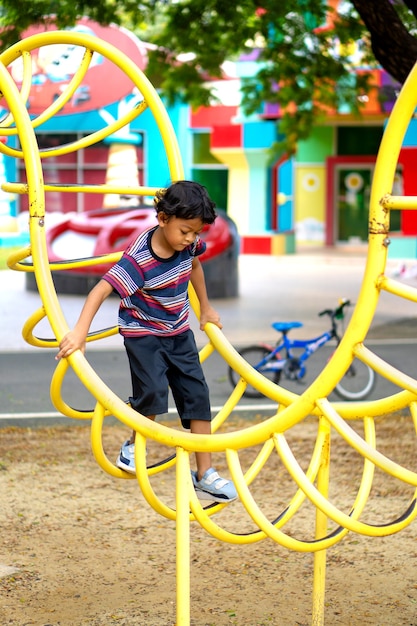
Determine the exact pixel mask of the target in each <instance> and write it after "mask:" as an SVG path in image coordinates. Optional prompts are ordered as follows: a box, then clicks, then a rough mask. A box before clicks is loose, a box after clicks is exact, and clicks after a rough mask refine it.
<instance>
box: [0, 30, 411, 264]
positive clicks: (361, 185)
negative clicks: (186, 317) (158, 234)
mask: <svg viewBox="0 0 417 626" xmlns="http://www.w3.org/2000/svg"><path fill="white" fill-rule="evenodd" d="M75 30H78V31H80V30H81V32H88V33H90V34H93V35H96V36H97V37H100V38H102V39H104V40H106V41H108V42H109V43H112V44H114V45H115V46H116V47H117V48H118V49H120V50H122V51H123V52H125V53H126V54H128V55H129V56H130V58H132V59H134V60H135V61H136V63H137V64H138V65H139V67H141V68H142V69H144V70H145V72H146V69H145V68H146V56H147V48H146V45H145V44H143V43H142V42H140V41H139V40H137V39H136V38H135V37H134V36H133V35H132V34H131V33H129V32H127V31H126V30H124V29H120V28H116V27H106V28H104V27H101V26H99V25H97V24H95V23H93V22H91V21H89V20H81V21H80V23H79V24H78V25H77V27H76V29H75ZM34 32H36V29H32V30H31V32H30V33H28V34H32V33H34ZM79 63H80V58H79V54H78V51H77V49H76V47H75V49H73V50H68V49H67V50H62V49H59V47H57V48H56V49H54V46H50V49H49V50H48V52H47V54H46V55H45V56H42V57H40V58H38V59H37V68H36V71H35V72H34V76H33V85H32V91H31V94H30V98H29V102H28V108H29V112H30V113H33V114H36V113H37V112H38V111H39V110H41V109H42V107H43V108H44V107H45V105H46V104H49V103H50V102H52V101H53V100H54V99H55V98H57V97H58V96H59V94H60V90H61V89H62V88H63V87H64V86H65V85H66V84H67V83H68V81H69V80H70V78H71V76H72V75H73V74H74V72H75V70H76V68H77V67H78V65H79ZM257 67H258V66H257V51H256V50H254V51H253V53H252V54H251V55H248V56H245V57H242V58H241V59H240V60H239V61H238V62H237V63H235V64H227V72H228V75H227V76H226V77H225V79H224V80H223V81H220V82H219V83H218V84H216V85H214V86H215V87H216V88H217V92H218V95H219V96H220V103H219V104H216V105H213V106H211V107H207V108H205V107H202V108H200V109H198V110H197V111H192V110H191V109H190V108H189V107H188V106H186V105H183V104H178V105H176V106H174V107H171V108H169V109H168V112H169V115H170V118H171V121H172V124H173V126H174V129H175V132H176V135H177V137H178V141H179V145H180V150H181V154H182V157H183V161H184V169H185V176H186V177H187V178H192V179H194V180H197V181H199V182H201V183H203V184H205V185H206V186H207V188H208V189H209V191H210V194H211V195H212V197H213V198H214V200H215V201H216V203H217V205H218V206H219V207H220V208H223V209H224V210H226V212H227V214H228V216H229V217H230V218H231V219H232V220H233V221H234V222H235V224H236V225H237V228H238V231H239V234H240V240H241V252H242V253H258V254H285V253H293V252H296V251H297V247H299V246H303V247H305V246H326V245H327V246H333V245H337V244H338V243H340V242H344V243H352V242H353V243H360V242H366V239H367V228H368V224H367V214H368V200H369V193H370V187H371V183H372V174H373V169H374V166H375V162H376V156H377V151H378V147H379V143H380V140H381V137H382V133H383V129H384V124H385V122H386V119H387V117H388V115H389V112H390V110H391V108H392V106H393V103H394V101H395V89H396V85H395V84H393V83H392V81H391V80H390V78H389V76H388V75H387V74H386V73H385V72H384V71H383V70H375V71H374V72H373V75H374V76H373V78H374V88H373V90H372V92H371V93H370V95H369V97H368V99H367V101H366V103H365V107H364V111H363V115H362V118H361V119H360V120H358V119H357V118H355V117H354V116H353V115H352V114H351V113H350V112H349V111H346V110H343V111H334V112H332V113H331V114H329V116H328V118H327V120H326V123H325V124H322V125H318V126H317V127H316V128H315V129H314V131H313V133H312V134H311V136H310V137H309V138H308V139H307V140H305V141H302V142H300V143H299V145H298V148H297V152H296V154H295V155H294V156H292V157H291V158H286V157H285V156H284V157H282V158H281V159H280V160H278V161H276V162H272V163H271V151H270V148H271V145H272V144H273V143H274V142H275V141H276V140H277V124H276V122H277V119H279V116H280V110H279V107H278V106H276V105H269V104H268V103H266V104H265V105H264V107H263V110H262V111H260V112H259V113H258V114H256V115H253V116H252V117H250V118H248V117H245V116H244V115H243V113H242V110H241V108H240V89H239V87H240V80H241V78H242V76H247V75H250V74H252V75H253V73H254V72H255V71H256V70H257ZM11 71H12V73H14V75H15V79H16V81H17V82H18V80H19V68H18V67H15V68H11ZM109 71H110V70H109V68H108V67H107V66H106V61H105V60H103V59H101V60H100V58H98V59H97V60H96V61H95V63H94V65H93V66H92V67H91V68H90V69H89V70H88V72H87V74H86V80H85V81H84V82H83V84H82V85H81V86H80V88H79V89H78V90H77V92H76V93H75V94H74V97H73V98H72V100H71V102H69V103H68V104H67V105H66V107H64V109H63V110H62V111H61V112H60V113H59V114H58V115H56V116H54V118H52V119H51V120H49V121H48V122H46V123H45V124H43V125H42V126H41V127H40V128H39V130H38V132H37V135H38V140H39V145H40V147H42V148H47V147H48V146H53V145H56V144H61V143H68V142H72V141H75V140H77V139H80V138H82V137H83V136H84V135H85V134H87V133H91V132H94V131H95V130H97V129H98V128H100V127H101V126H102V125H103V120H104V121H106V122H111V121H112V120H114V119H118V117H119V116H120V115H122V113H123V111H124V110H125V109H126V107H129V106H131V105H132V103H134V102H135V101H136V99H137V98H138V94H135V93H134V91H132V88H131V85H129V84H128V81H127V82H126V81H125V80H124V79H123V77H122V76H121V74H120V75H119V74H117V72H116V73H114V74H112V75H111V76H110V75H109V73H108V72H109ZM111 71H112V72H114V70H111ZM358 71H359V70H358ZM109 85H111V89H109ZM415 124H416V122H415V121H414V120H413V121H412V122H411V124H410V127H409V130H408V132H407V136H406V138H405V141H404V146H403V150H402V152H401V157H400V161H399V163H398V172H397V181H396V185H397V190H396V192H398V193H405V194H411V195H417V192H416V190H415V189H414V187H415V185H417V183H415V182H414V180H415V176H414V173H413V163H414V160H415V157H416V154H417V152H416V150H417V128H416V125H415ZM127 165H128V166H129V167H127ZM13 168H15V170H14V169H13ZM44 175H45V180H46V181H48V182H55V183H56V182H59V183H65V182H69V181H71V182H79V183H87V184H88V183H94V184H97V183H104V182H106V181H108V180H110V179H111V180H113V181H117V182H118V183H121V184H122V183H123V182H126V181H127V180H128V181H130V182H133V184H134V183H135V181H136V183H138V182H139V183H140V184H143V185H148V186H163V185H165V184H167V183H168V182H169V169H168V163H167V160H166V156H165V152H164V149H163V144H162V140H161V137H160V133H159V130H158V128H157V126H156V123H155V121H154V120H153V118H152V116H151V114H150V113H149V112H145V113H143V114H142V115H140V117H138V118H137V119H136V120H135V121H134V122H132V123H131V125H130V128H129V129H127V131H126V132H125V133H124V134H123V136H122V135H120V134H115V135H114V136H113V137H112V140H111V142H101V143H98V144H96V145H95V146H94V147H89V148H84V149H81V150H79V151H77V152H76V153H72V154H71V155H65V156H62V157H56V158H54V159H45V160H44ZM24 176H25V173H24V169H23V166H22V164H19V163H17V164H16V163H15V162H14V161H13V162H12V161H9V159H8V158H7V157H4V158H3V162H1V163H0V177H4V178H8V179H9V180H19V179H20V180H24ZM25 201H26V200H25V197H20V198H14V197H13V198H7V197H3V196H2V197H0V202H1V207H0V208H1V212H2V215H0V218H2V216H3V224H6V223H7V224H8V226H7V228H6V227H5V228H4V229H3V231H4V232H3V233H2V232H1V231H2V226H1V224H2V221H1V219H0V243H2V244H3V245H4V242H5V240H6V241H7V242H10V241H11V239H10V232H8V233H7V237H6V238H4V237H2V235H3V234H5V231H10V230H13V228H12V229H10V225H9V222H10V218H12V221H13V218H16V219H17V218H18V215H19V213H22V212H24V211H25V209H26V206H25ZM135 202H136V201H135V199H132V198H126V197H122V198H121V197H120V196H117V197H116V196H113V195H112V196H104V195H100V194H91V195H85V196H84V195H83V194H73V195H72V194H64V193H60V192H48V194H47V210H48V211H49V212H57V213H60V212H64V213H66V212H70V211H71V212H83V211H86V210H96V209H100V208H103V207H104V208H106V207H107V208H109V207H112V206H113V207H114V206H129V205H130V204H131V205H134V204H135ZM6 205H7V206H8V207H9V215H7V208H6ZM4 214H6V215H4ZM391 227H392V232H393V237H392V241H393V244H392V246H391V249H390V254H392V255H393V256H407V257H417V216H416V215H415V212H413V211H402V212H401V213H399V212H394V214H393V215H392V224H391Z"/></svg>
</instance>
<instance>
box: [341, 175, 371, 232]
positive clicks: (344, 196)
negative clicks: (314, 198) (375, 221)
mask: <svg viewBox="0 0 417 626" xmlns="http://www.w3.org/2000/svg"><path fill="white" fill-rule="evenodd" d="M372 173H373V167H372V166H367V165H365V166H364V165H363V164H361V165H360V166H359V167H349V168H342V167H339V168H338V169H337V178H338V181H337V187H336V190H337V191H336V193H337V198H336V215H338V227H337V231H336V232H337V240H338V241H349V240H352V239H357V240H360V241H367V240H368V219H369V198H370V195H371V182H372Z"/></svg>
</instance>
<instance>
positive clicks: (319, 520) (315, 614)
mask: <svg viewBox="0 0 417 626" xmlns="http://www.w3.org/2000/svg"><path fill="white" fill-rule="evenodd" d="M319 430H322V431H323V433H324V437H323V446H322V452H321V461H320V469H319V472H318V475H317V489H318V491H319V492H320V493H321V495H322V496H323V497H324V498H326V499H327V498H328V497H329V480H330V427H329V423H328V422H327V421H326V420H325V419H324V418H320V420H319ZM326 534H327V516H326V515H325V514H324V513H323V512H322V511H321V510H320V509H316V534H315V537H316V540H319V539H322V538H323V537H325V536H326ZM326 554H327V553H326V550H319V551H317V552H315V553H314V574H313V611H312V624H314V625H315V626H322V625H323V624H324V598H325V593H326Z"/></svg>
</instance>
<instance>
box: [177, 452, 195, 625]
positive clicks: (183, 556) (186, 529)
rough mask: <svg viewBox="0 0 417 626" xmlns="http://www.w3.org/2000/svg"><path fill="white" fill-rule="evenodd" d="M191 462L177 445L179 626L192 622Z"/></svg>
mask: <svg viewBox="0 0 417 626" xmlns="http://www.w3.org/2000/svg"><path fill="white" fill-rule="evenodd" d="M191 491H194V489H193V487H192V485H191V474H190V463H189V458H188V454H187V453H186V452H185V450H183V449H182V448H180V447H177V472H176V498H175V499H176V508H177V518H176V546H177V558H176V570H177V626H189V624H190V588H191V587H190V520H189V501H190V493H191Z"/></svg>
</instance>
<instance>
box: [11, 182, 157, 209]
mask: <svg viewBox="0 0 417 626" xmlns="http://www.w3.org/2000/svg"><path fill="white" fill-rule="evenodd" d="M1 188H2V189H3V191H7V193H18V194H20V195H24V194H27V193H28V191H29V188H28V185H27V184H26V183H11V182H7V183H3V184H2V186H1ZM158 189H159V187H142V186H139V187H117V186H116V185H82V184H75V183H74V184H68V185H60V184H58V183H56V184H54V183H46V184H45V185H44V190H45V191H60V192H61V193H119V194H120V193H123V194H126V195H131V196H154V195H155V193H156V192H157V191H158ZM149 208H151V207H149Z"/></svg>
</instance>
